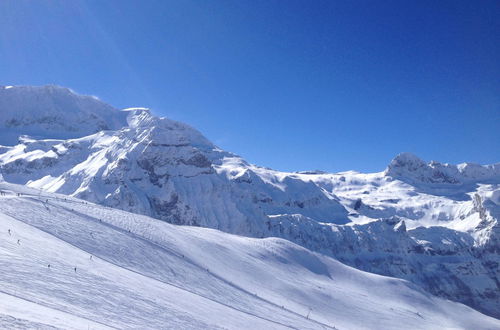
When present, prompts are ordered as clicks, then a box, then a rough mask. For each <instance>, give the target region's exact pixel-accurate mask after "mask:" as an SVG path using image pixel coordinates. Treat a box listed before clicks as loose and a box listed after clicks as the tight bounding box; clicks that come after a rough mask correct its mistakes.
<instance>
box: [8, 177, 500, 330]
mask: <svg viewBox="0 0 500 330" xmlns="http://www.w3.org/2000/svg"><path fill="white" fill-rule="evenodd" d="M0 190H1V191H2V194H1V195H0V220H1V221H0V236H1V239H0V287H1V292H0V297H1V298H2V299H0V326H2V327H12V326H14V325H17V326H21V327H23V326H24V327H43V326H46V327H47V328H48V327H49V326H53V327H60V328H68V329H87V328H93V329H94V328H97V329H100V328H102V329H107V328H162V329H167V328H183V329H190V328H193V329H199V328H201V327H203V328H209V329H216V328H230V329H246V328H252V329H255V328H259V329H281V328H294V329H328V328H330V329H331V328H333V327H336V328H337V329H354V328H355V329H373V328H380V329H400V328H401V326H402V325H404V326H405V327H408V328H412V329H435V328H440V329H471V328H474V329H493V328H498V327H500V321H498V320H495V319H493V318H490V317H487V316H485V315H482V314H480V313H478V312H476V311H474V310H472V309H470V308H468V307H466V306H464V305H460V304H458V303H453V302H450V301H446V300H442V299H439V298H435V297H433V296H430V295H428V294H426V293H424V292H423V291H421V290H420V289H418V288H417V287H415V286H413V285H411V284H409V283H408V282H405V281H402V280H397V279H391V278H386V277H382V276H378V275H373V274H368V273H364V272H362V271H358V270H355V269H353V268H350V267H348V266H345V265H343V264H341V263H339V262H337V261H335V260H333V259H331V258H329V257H326V256H323V255H321V254H316V253H313V252H310V251H308V250H306V249H304V248H302V247H299V246H297V245H295V244H293V243H290V242H288V241H285V240H280V239H275V238H272V239H252V238H245V237H241V236H233V235H230V234H226V233H223V232H219V231H215V230H211V229H204V228H195V227H182V226H175V225H170V224H168V223H165V222H162V221H158V220H156V219H152V218H148V217H145V216H140V215H136V214H131V213H127V212H124V211H120V210H115V209H111V208H106V207H102V206H99V205H94V204H91V203H88V202H84V201H81V200H78V199H74V198H71V197H67V196H64V195H58V194H51V193H45V192H42V193H41V192H40V191H37V190H33V189H30V188H27V187H23V186H18V185H13V184H8V183H0ZM91 256H92V258H91ZM49 265H50V267H49Z"/></svg>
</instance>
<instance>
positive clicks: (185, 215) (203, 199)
mask: <svg viewBox="0 0 500 330" xmlns="http://www.w3.org/2000/svg"><path fill="white" fill-rule="evenodd" d="M7 91H9V92H6V90H5V88H4V89H3V90H2V91H0V144H8V145H10V146H0V172H1V175H2V176H3V177H4V179H5V181H7V182H10V183H18V184H23V185H27V186H29V187H32V188H36V189H37V191H38V190H40V189H41V190H42V191H44V193H45V192H53V193H62V194H66V195H69V196H72V197H77V198H81V199H84V200H87V201H90V202H95V203H98V204H101V205H105V206H108V207H113V208H117V209H122V210H125V211H129V212H133V213H135V214H141V215H146V216H151V217H154V218H156V219H161V220H164V221H167V222H170V223H174V224H183V225H193V226H201V227H208V228H213V229H219V230H222V231H225V232H228V233H233V234H239V235H243V236H248V237H257V238H263V237H280V238H283V239H287V240H289V241H292V242H294V243H297V244H300V245H301V246H303V247H305V248H308V249H311V250H313V251H316V252H320V253H322V254H324V255H327V256H330V257H335V258H338V259H339V260H341V261H342V262H344V263H346V264H349V265H351V266H354V267H356V268H359V269H362V270H365V271H370V272H374V273H378V274H382V275H389V276H394V277H399V278H404V279H407V280H410V281H412V282H413V283H415V284H417V285H419V286H420V287H422V288H424V289H425V290H427V292H430V293H433V294H436V295H439V296H442V297H445V298H447V299H452V300H454V301H460V302H464V303H466V304H468V305H469V306H472V307H474V308H476V309H478V310H480V311H483V312H485V313H488V314H489V315H493V316H496V317H500V314H498V313H499V312H498V311H499V310H500V294H498V284H497V283H498V281H499V280H500V278H499V272H498V268H497V267H496V266H495V265H498V263H499V262H500V259H499V252H500V251H499V250H498V246H500V245H499V244H500V243H499V239H498V235H499V234H500V231H499V227H498V219H500V189H499V187H500V174H499V169H500V165H499V164H492V165H478V164H472V163H464V164H459V165H451V164H441V163H439V162H436V161H432V162H429V163H428V162H425V161H423V160H421V159H419V158H418V157H417V156H415V155H412V154H409V153H403V154H400V155H398V156H396V158H395V159H394V160H393V161H391V162H390V164H389V165H388V167H387V169H386V170H385V171H384V172H380V173H358V172H355V171H347V172H341V173H325V172H321V171H303V172H297V173H289V172H280V171H275V170H272V169H269V168H264V167H259V166H256V165H253V164H249V163H248V162H246V161H245V160H244V159H242V158H241V157H239V156H237V155H235V154H232V153H229V152H226V151H223V150H221V149H220V148H218V147H217V146H215V145H214V144H212V143H211V142H210V141H208V140H207V139H206V138H205V137H204V136H203V135H202V134H201V133H200V132H198V131H197V130H196V129H194V128H192V127H190V126H189V125H186V124H183V123H179V122H176V121H174V120H171V119H169V118H158V117H156V116H155V115H154V114H153V113H152V112H151V111H149V109H146V108H127V109H124V110H122V111H120V110H117V109H115V108H113V107H111V106H109V105H107V104H105V103H103V102H102V101H99V100H96V99H95V98H92V97H88V96H81V95H77V94H75V93H74V92H72V91H71V90H69V89H66V88H62V87H57V86H44V87H29V86H27V87H26V86H24V87H23V86H16V87H13V88H11V89H8V90H7ZM2 102H3V103H2ZM7 105H8V106H7ZM4 118H5V119H6V120H7V122H9V123H10V124H9V125H7V126H2V125H4V124H5V121H2V120H3V119H4ZM25 118H29V120H25ZM31 119H33V120H31ZM49 119H50V120H49ZM12 124H16V125H18V126H15V127H14V126H12ZM75 128H77V129H76V130H75ZM23 134H29V135H31V136H25V135H23ZM16 141H18V142H16ZM85 212H86V213H88V212H90V211H89V210H85Z"/></svg>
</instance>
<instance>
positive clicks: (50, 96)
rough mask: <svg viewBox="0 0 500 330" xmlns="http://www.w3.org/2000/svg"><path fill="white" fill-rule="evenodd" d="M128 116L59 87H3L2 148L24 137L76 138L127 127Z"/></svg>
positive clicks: (0, 97)
mask: <svg viewBox="0 0 500 330" xmlns="http://www.w3.org/2000/svg"><path fill="white" fill-rule="evenodd" d="M125 117H126V114H124V113H122V112H121V111H119V110H117V109H115V108H113V107H112V106H110V105H108V104H106V103H104V102H102V101H100V100H98V99H97V98H96V97H93V96H86V95H78V94H76V93H74V92H72V91H71V90H70V89H68V88H64V87H59V86H0V144H7V145H14V144H17V141H18V138H19V136H20V135H29V136H32V137H35V138H46V139H47V138H59V139H67V138H75V137H82V136H85V135H89V134H93V133H96V132H99V131H102V130H110V129H119V128H121V127H123V126H125V125H126V121H125Z"/></svg>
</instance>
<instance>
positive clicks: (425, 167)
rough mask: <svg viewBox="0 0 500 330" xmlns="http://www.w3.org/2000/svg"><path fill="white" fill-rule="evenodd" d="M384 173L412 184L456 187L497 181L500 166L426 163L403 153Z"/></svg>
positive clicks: (499, 177)
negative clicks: (484, 181) (450, 185)
mask: <svg viewBox="0 0 500 330" xmlns="http://www.w3.org/2000/svg"><path fill="white" fill-rule="evenodd" d="M384 173H385V175H386V176H390V177H393V178H396V179H400V180H402V181H408V182H411V183H427V184H454V185H455V184H462V183H468V182H477V181H482V180H496V181H497V180H498V179H500V164H493V165H479V164H473V163H462V164H459V165H453V164H447V163H445V164H442V163H440V162H437V161H431V162H429V163H426V162H425V161H423V160H422V159H420V158H419V157H417V156H416V155H414V154H412V153H409V152H403V153H400V154H398V155H397V156H396V157H395V158H394V159H393V160H392V161H391V163H390V164H389V165H388V166H387V169H386V170H385V172H384Z"/></svg>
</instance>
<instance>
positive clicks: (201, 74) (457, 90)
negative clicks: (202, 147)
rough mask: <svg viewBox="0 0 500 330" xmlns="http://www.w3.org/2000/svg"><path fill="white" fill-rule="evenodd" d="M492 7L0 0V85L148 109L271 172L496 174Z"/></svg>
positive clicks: (285, 0) (498, 76) (499, 140)
mask: <svg viewBox="0 0 500 330" xmlns="http://www.w3.org/2000/svg"><path fill="white" fill-rule="evenodd" d="M498 17H500V1H496V0H494V1H488V0H482V1H472V0H471V1H456V0H455V1H423V0H419V1H333V0H332V1H319V0H318V1H306V0H303V1H292V0H282V1H270V0H266V1H255V0H254V1H243V0H235V1H222V0H221V1H201V0H200V1H189V0H182V1H166V0H165V1H164V0H159V1H148V0H143V1H138V0H137V1H126V0H120V1H104V0H96V1H76V0H72V1H56V0H50V1H49V0H38V1H27V0H4V1H1V2H0V79H1V80H0V84H4V85H20V84H31V85H42V84H58V85H63V86H67V87H71V88H72V89H74V90H76V91H77V92H80V93H84V94H92V95H97V96H98V97H100V98H101V99H103V100H104V101H106V102H108V103H110V104H112V105H115V106H117V107H130V106H146V107H150V108H152V109H153V110H154V111H155V112H156V113H157V114H160V115H164V116H168V117H170V118H173V119H176V120H180V121H183V122H186V123H188V124H190V125H192V126H194V127H196V128H198V129H199V130H200V131H202V132H203V133H204V134H205V135H206V136H207V137H208V138H209V139H211V140H212V141H214V142H215V143H216V144H217V145H219V146H220V147H222V148H223V149H226V150H229V151H232V152H235V153H237V154H240V155H242V156H243V157H245V158H246V159H247V160H249V161H250V162H252V163H256V164H259V165H262V166H268V167H272V168H276V169H280V170H309V169H322V170H326V171H343V170H349V169H354V170H359V171H380V170H382V169H384V167H385V166H386V164H387V163H388V162H389V161H390V160H391V159H392V158H393V157H394V156H395V155H396V154H397V153H399V152H403V151H409V152H413V153H415V154H417V155H419V156H420V157H421V158H423V159H425V160H431V159H434V160H438V161H441V162H451V163H457V162H463V161H472V162H478V163H493V162H499V161H500V37H499V36H500V20H499V19H498Z"/></svg>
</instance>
